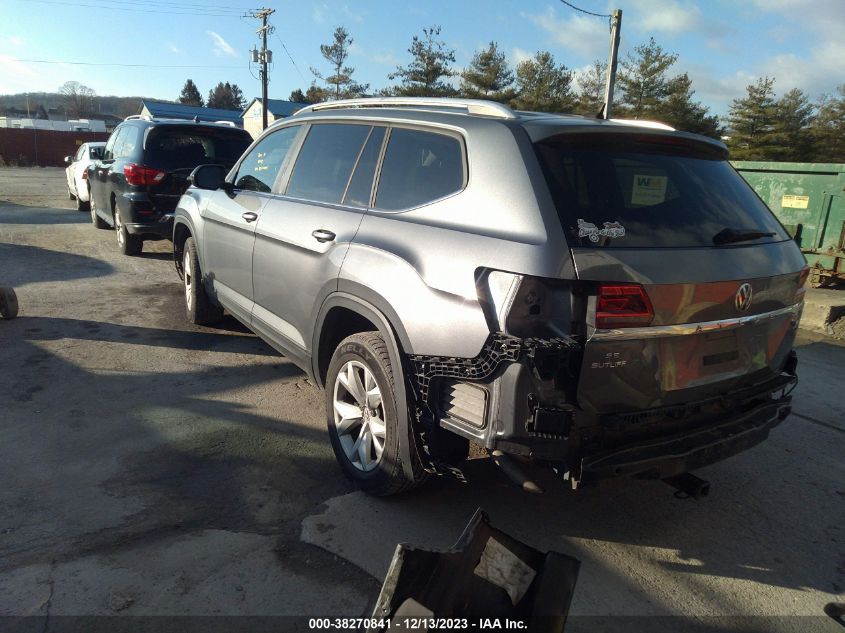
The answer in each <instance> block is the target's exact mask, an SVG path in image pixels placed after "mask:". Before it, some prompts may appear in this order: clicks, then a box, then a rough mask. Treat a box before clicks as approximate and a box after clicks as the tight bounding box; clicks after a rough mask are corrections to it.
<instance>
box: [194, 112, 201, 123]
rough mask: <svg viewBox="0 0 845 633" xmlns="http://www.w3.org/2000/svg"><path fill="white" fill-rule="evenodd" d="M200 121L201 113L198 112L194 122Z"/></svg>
mask: <svg viewBox="0 0 845 633" xmlns="http://www.w3.org/2000/svg"><path fill="white" fill-rule="evenodd" d="M199 122H200V115H199V114H197V115H195V116H194V123H199Z"/></svg>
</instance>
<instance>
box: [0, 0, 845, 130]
mask: <svg viewBox="0 0 845 633" xmlns="http://www.w3.org/2000/svg"><path fill="white" fill-rule="evenodd" d="M571 3H572V4H575V5H577V6H580V7H581V8H583V9H586V10H588V11H592V12H595V13H603V14H607V13H610V12H611V11H612V10H613V9H622V12H623V16H622V31H621V44H620V60H622V59H624V57H625V56H626V54H628V53H629V52H630V51H632V50H633V49H634V48H635V47H636V46H638V45H640V44H643V43H645V42H647V41H648V39H649V37H654V39H655V40H656V41H657V43H658V44H660V45H661V46H662V47H663V48H664V49H665V50H667V51H669V52H674V53H677V54H678V61H677V62H676V64H675V65H674V66H673V67H672V68H671V70H670V73H671V74H676V73H681V72H687V73H689V76H690V77H691V78H692V80H693V89H694V90H695V91H696V95H695V98H696V99H697V100H699V101H701V102H702V103H703V104H704V105H705V106H707V107H709V108H710V110H711V112H712V113H714V114H718V115H724V114H726V113H727V111H728V108H729V107H730V103H731V100H732V99H734V98H736V97H741V96H743V95H744V94H745V86H746V85H748V84H749V83H753V82H754V81H755V80H756V79H757V78H758V77H760V76H762V75H768V76H773V77H775V79H776V83H775V89H776V91H777V92H778V94H782V93H784V92H786V91H787V90H789V89H791V88H801V89H803V90H804V91H805V92H807V93H808V94H809V95H810V97H811V98H816V97H818V96H820V95H821V94H823V93H833V92H834V91H835V89H836V86H837V85H839V84H843V83H845V35H843V34H845V0H611V1H606V0H571ZM261 6H265V7H268V8H272V9H275V13H274V14H273V15H272V16H271V18H270V23H271V25H272V26H274V27H275V31H274V33H273V34H272V35H271V36H270V38H269V39H268V48H269V49H271V50H272V51H273V62H274V63H273V65H272V67H271V70H270V73H269V76H270V89H269V96H270V97H271V98H276V99H287V98H288V97H289V95H290V93H291V91H292V90H294V89H296V88H301V89H302V90H303V91H304V90H306V89H307V87H308V86H309V85H310V84H311V82H312V81H313V79H314V76H313V75H312V73H311V72H310V68H312V67H313V68H316V69H318V70H320V71H321V72H323V73H325V74H328V70H329V68H328V65H327V64H326V62H325V60H324V59H323V58H322V56H321V55H320V44H323V43H328V42H330V41H331V40H332V34H333V32H334V29H335V27H336V26H341V25H342V26H345V27H346V29H347V30H348V31H349V32H350V34H351V36H352V37H353V40H354V43H353V45H352V50H351V53H350V56H349V60H348V64H349V65H350V66H352V67H354V68H355V72H354V75H353V76H354V78H355V79H356V80H357V81H359V82H361V83H369V84H370V86H371V89H372V90H377V89H379V88H382V87H385V86H387V85H390V84H391V83H392V82H391V81H390V80H388V78H387V75H388V74H389V73H390V72H392V71H394V70H395V69H396V67H397V66H398V65H405V64H407V63H408V61H409V60H410V55H409V54H408V47H409V45H410V43H411V38H412V37H413V36H414V35H418V34H421V33H422V29H423V28H427V27H430V26H432V25H439V26H440V27H441V28H442V31H441V39H443V40H444V41H445V42H446V43H447V45H448V46H449V47H451V48H453V49H454V50H455V55H456V63H455V68H456V69H460V68H462V67H465V66H467V65H468V64H469V63H470V61H471V60H472V57H473V54H474V53H475V52H476V51H478V50H480V49H481V48H484V47H486V46H487V45H488V44H489V42H490V41H495V42H497V43H498V45H499V48H500V50H502V51H504V52H505V54H506V56H507V59H508V61H509V62H510V64H511V66H512V67H513V66H515V65H516V63H518V62H519V61H522V60H523V59H527V58H529V57H531V56H532V55H534V53H536V52H537V51H539V50H548V51H550V52H551V53H552V54H553V55H554V56H555V59H556V60H557V62H558V63H563V64H565V65H566V66H567V67H568V68H570V69H572V70H576V71H578V70H581V69H585V68H587V67H588V66H589V65H590V64H591V63H592V62H593V61H594V60H599V59H601V60H606V59H607V55H608V45H609V30H608V20H607V18H599V17H594V16H591V15H586V14H584V13H579V12H577V11H575V10H574V9H572V8H570V7H569V6H567V5H566V4H564V3H563V2H561V1H560V0H485V1H484V2H480V1H479V0H463V1H462V0H417V1H416V2H404V1H402V0H394V1H393V2H388V1H385V0H357V1H356V0H313V1H312V0H297V1H295V2H294V1H293V0H284V1H281V0H270V1H269V2H266V3H265V4H263V5H259V4H257V3H256V4H250V3H249V2H248V0H231V2H226V3H224V2H222V1H221V0H208V2H203V0H172V1H171V2H162V1H161V0H96V1H95V2H92V1H91V0H87V1H86V0H79V1H74V0H0V16H2V19H0V94H11V93H19V92H41V91H44V92H55V91H57V90H58V89H59V87H60V86H61V85H62V84H63V83H64V82H66V81H78V82H80V83H82V84H84V85H86V86H88V87H90V88H92V89H93V90H94V91H95V92H96V93H97V94H98V95H118V96H145V97H150V98H158V99H169V100H175V99H177V98H178V96H179V93H180V91H181V89H182V86H183V85H184V83H185V80H186V79H187V78H189V77H190V78H191V79H193V81H194V83H196V84H197V86H198V87H199V89H200V92H201V93H202V94H203V96H206V95H207V94H208V91H209V90H210V89H211V88H212V87H213V86H214V85H216V84H217V82H219V81H229V82H232V83H236V84H238V86H240V88H241V89H242V90H243V92H244V95H245V96H246V97H247V99H251V98H252V97H257V96H260V94H261V84H260V82H259V80H258V69H257V67H256V65H255V64H251V63H250V58H251V57H250V54H249V51H250V49H252V48H253V47H255V46H258V45H259V39H258V35H257V34H256V29H257V27H258V26H259V22H258V21H257V20H256V19H253V18H251V17H242V16H245V15H248V14H249V12H250V11H253V10H255V9H258V8H261ZM33 60H42V61H46V62H51V63H38V62H36V61H33ZM70 62H76V63H70ZM79 62H84V64H82V63H79ZM86 64H87V65H86ZM96 64H115V65H96Z"/></svg>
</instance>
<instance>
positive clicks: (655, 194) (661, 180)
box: [631, 174, 669, 206]
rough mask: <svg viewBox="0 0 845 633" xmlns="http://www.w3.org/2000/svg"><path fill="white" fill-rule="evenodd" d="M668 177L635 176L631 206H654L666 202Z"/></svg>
mask: <svg viewBox="0 0 845 633" xmlns="http://www.w3.org/2000/svg"><path fill="white" fill-rule="evenodd" d="M668 182H669V179H668V178H667V177H666V176H640V175H638V174H634V186H633V188H632V189H631V204H639V205H643V206H652V205H655V204H660V203H661V202H664V201H665V200H666V184H667V183H668Z"/></svg>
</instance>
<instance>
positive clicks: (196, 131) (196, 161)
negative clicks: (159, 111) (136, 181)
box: [144, 125, 252, 169]
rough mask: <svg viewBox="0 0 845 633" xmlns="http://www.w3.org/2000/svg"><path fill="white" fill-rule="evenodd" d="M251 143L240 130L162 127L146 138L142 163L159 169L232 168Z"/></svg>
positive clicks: (249, 138) (247, 135) (246, 134)
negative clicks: (219, 166) (210, 165)
mask: <svg viewBox="0 0 845 633" xmlns="http://www.w3.org/2000/svg"><path fill="white" fill-rule="evenodd" d="M251 142H252V139H251V137H250V136H249V134H248V133H246V132H244V131H243V130H235V129H231V130H229V129H224V128H219V129H218V128H198V127H179V126H170V125H168V126H161V127H157V128H155V129H153V130H152V131H151V132H150V134H149V137H148V138H147V142H146V156H145V161H144V162H145V164H147V165H150V166H152V167H158V168H159V169H182V168H186V169H187V168H194V167H196V166H197V165H205V164H209V163H214V164H218V165H223V166H225V167H231V166H232V165H234V164H235V161H237V160H238V158H240V156H241V154H243V153H244V151H245V150H246V148H247V147H249V144H250V143H251Z"/></svg>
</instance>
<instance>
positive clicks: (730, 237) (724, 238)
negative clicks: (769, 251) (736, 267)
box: [713, 229, 775, 246]
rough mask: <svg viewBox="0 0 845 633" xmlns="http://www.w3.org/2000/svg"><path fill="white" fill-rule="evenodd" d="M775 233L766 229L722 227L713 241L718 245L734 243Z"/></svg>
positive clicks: (770, 235) (772, 235)
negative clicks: (767, 231)
mask: <svg viewBox="0 0 845 633" xmlns="http://www.w3.org/2000/svg"><path fill="white" fill-rule="evenodd" d="M774 236H775V234H774V233H766V232H764V231H754V230H751V229H722V230H721V231H719V232H718V233H716V235H714V236H713V243H714V244H716V245H717V246H719V245H721V244H734V243H735V242H749V241H751V240H756V239H759V238H761V237H774Z"/></svg>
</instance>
